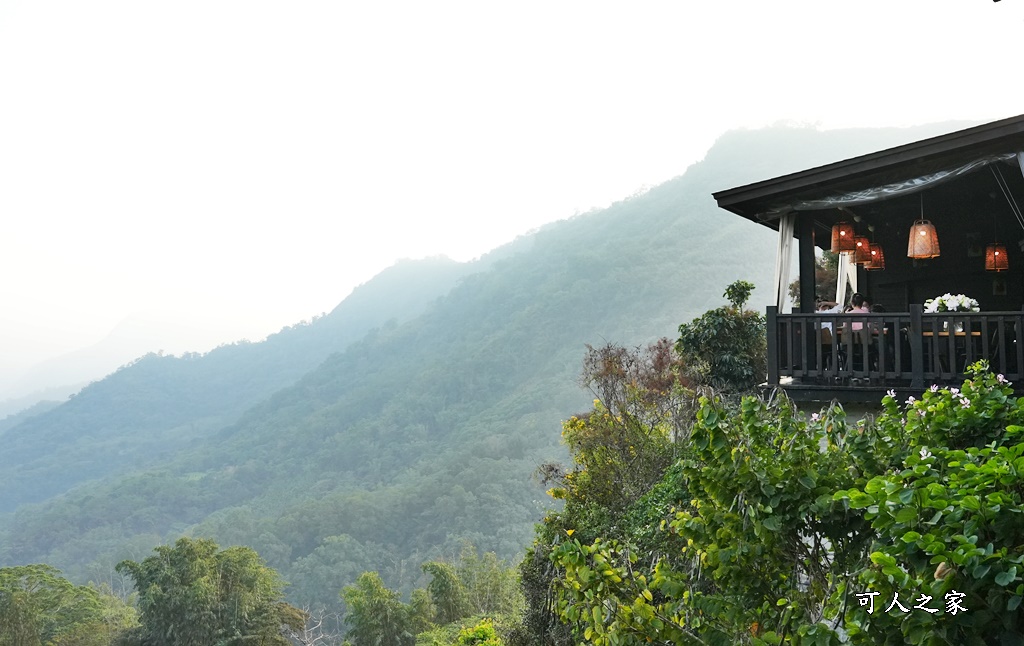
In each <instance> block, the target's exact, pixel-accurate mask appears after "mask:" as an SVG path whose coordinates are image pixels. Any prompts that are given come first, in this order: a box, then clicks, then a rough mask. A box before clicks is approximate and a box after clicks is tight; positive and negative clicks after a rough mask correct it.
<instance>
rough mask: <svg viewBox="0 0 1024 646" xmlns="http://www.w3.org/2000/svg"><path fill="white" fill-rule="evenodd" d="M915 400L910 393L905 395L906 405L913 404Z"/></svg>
mask: <svg viewBox="0 0 1024 646" xmlns="http://www.w3.org/2000/svg"><path fill="white" fill-rule="evenodd" d="M916 401H917V400H916V399H914V396H913V395H911V396H910V397H907V406H913V405H914V402H916Z"/></svg>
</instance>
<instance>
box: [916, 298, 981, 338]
mask: <svg viewBox="0 0 1024 646" xmlns="http://www.w3.org/2000/svg"><path fill="white" fill-rule="evenodd" d="M924 311H925V312H930V313H939V312H980V311H981V306H980V305H978V301H976V300H974V299H973V298H971V297H969V296H964V295H963V294H957V295H955V296H954V295H953V294H949V293H946V294H943V295H942V296H936V297H935V298H929V299H928V300H926V301H925V302H924ZM954 326H955V327H954V330H955V331H956V332H957V333H958V334H959V333H961V332H963V331H964V321H962V320H960V321H956V322H954ZM942 329H943V330H948V329H949V321H943V322H942Z"/></svg>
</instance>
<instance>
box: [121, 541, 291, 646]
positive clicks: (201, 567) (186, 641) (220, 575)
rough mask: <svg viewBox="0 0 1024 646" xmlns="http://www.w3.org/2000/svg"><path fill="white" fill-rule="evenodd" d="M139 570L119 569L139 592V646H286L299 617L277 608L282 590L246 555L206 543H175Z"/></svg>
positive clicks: (127, 564) (129, 564)
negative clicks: (285, 634)
mask: <svg viewBox="0 0 1024 646" xmlns="http://www.w3.org/2000/svg"><path fill="white" fill-rule="evenodd" d="M154 551H155V552H156V554H155V555H153V556H150V557H147V558H146V559H144V560H143V561H142V562H141V563H136V562H135V561H122V562H121V563H119V564H118V565H117V570H118V571H119V572H124V573H127V574H128V575H129V576H130V577H131V578H132V579H133V580H134V582H135V587H136V589H137V590H138V592H139V608H140V610H141V611H142V616H141V619H142V642H143V643H146V644H150V643H152V644H166V645H168V646H234V645H240V644H249V643H258V644H282V645H283V644H288V643H289V642H288V641H287V640H286V639H285V638H284V637H283V636H282V630H283V629H284V628H286V627H287V628H292V629H295V630H299V629H301V628H302V625H303V624H304V623H305V615H304V614H303V613H302V612H301V611H299V610H297V609H295V608H292V607H291V606H289V605H288V604H286V603H284V602H283V601H281V599H282V596H283V593H282V583H281V580H280V578H279V577H278V575H277V572H275V571H274V570H273V569H271V568H269V567H267V566H266V565H264V564H263V561H262V559H260V557H259V555H258V554H256V552H255V551H254V550H252V549H251V548H248V547H230V548H228V549H225V550H220V549H219V548H218V546H217V544H216V543H214V542H213V541H211V540H209V539H197V540H193V539H190V538H181V539H179V540H178V541H177V542H176V543H175V544H174V547H169V546H166V545H164V546H160V547H157V548H156V549H155V550H154Z"/></svg>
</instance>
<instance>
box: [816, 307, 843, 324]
mask: <svg viewBox="0 0 1024 646" xmlns="http://www.w3.org/2000/svg"><path fill="white" fill-rule="evenodd" d="M842 310H843V308H842V307H841V306H840V305H839V303H836V302H834V301H818V313H819V314H839V313H840V312H841V311H842ZM821 329H822V330H828V331H829V332H831V331H832V324H831V323H822V324H821Z"/></svg>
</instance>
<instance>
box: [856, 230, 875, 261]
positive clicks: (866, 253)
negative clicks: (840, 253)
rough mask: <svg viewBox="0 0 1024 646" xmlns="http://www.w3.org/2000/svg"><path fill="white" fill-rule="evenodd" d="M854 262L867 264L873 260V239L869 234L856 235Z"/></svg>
mask: <svg viewBox="0 0 1024 646" xmlns="http://www.w3.org/2000/svg"><path fill="white" fill-rule="evenodd" d="M853 243H854V249H853V262H855V263H856V264H858V265H866V264H867V263H869V262H871V241H870V240H868V238H867V236H854V238H853Z"/></svg>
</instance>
